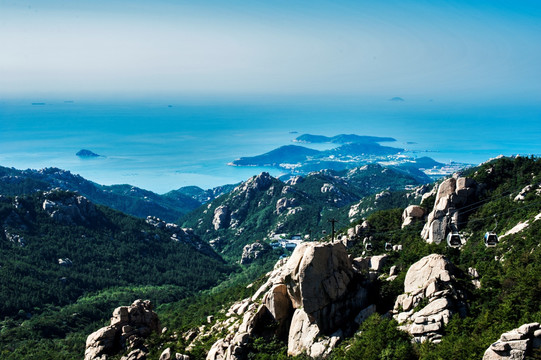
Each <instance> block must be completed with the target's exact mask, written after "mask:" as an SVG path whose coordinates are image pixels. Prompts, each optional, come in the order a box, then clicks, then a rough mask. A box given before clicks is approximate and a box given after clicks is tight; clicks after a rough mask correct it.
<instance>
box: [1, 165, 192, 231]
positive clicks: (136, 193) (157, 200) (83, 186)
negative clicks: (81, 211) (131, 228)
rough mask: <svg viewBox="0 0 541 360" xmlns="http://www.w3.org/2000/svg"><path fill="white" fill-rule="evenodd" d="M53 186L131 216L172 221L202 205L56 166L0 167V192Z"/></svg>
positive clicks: (10, 193) (183, 197)
mask: <svg viewBox="0 0 541 360" xmlns="http://www.w3.org/2000/svg"><path fill="white" fill-rule="evenodd" d="M55 188H60V189H62V190H69V191H76V192H78V193H79V194H81V195H83V196H85V197H87V198H88V199H90V200H91V201H92V202H95V203H96V204H101V205H105V206H108V207H111V208H113V209H116V210H119V211H122V212H125V213H127V214H130V215H133V216H137V217H142V218H145V217H147V216H157V217H160V218H162V219H165V220H167V221H171V222H173V221H176V220H178V219H179V218H180V217H181V216H182V215H184V214H186V213H187V212H189V211H191V210H193V209H195V208H197V207H198V206H200V205H201V202H200V201H198V200H196V199H194V198H192V197H190V196H187V195H184V194H182V193H179V194H176V195H175V196H174V197H173V196H164V195H158V194H156V193H153V192H151V191H148V190H143V189H140V188H137V187H135V186H131V185H113V186H105V185H99V184H96V183H94V182H92V181H89V180H86V179H84V178H83V177H81V176H79V175H74V174H72V173H71V172H69V171H65V170H61V169H57V168H46V169H41V170H17V169H13V168H6V167H0V194H3V195H8V196H17V195H25V194H31V193H33V192H36V191H45V190H51V189H55Z"/></svg>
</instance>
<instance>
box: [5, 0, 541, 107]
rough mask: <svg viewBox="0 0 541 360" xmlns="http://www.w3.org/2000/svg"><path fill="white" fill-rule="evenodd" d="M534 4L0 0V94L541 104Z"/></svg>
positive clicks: (540, 16)
mask: <svg viewBox="0 0 541 360" xmlns="http://www.w3.org/2000/svg"><path fill="white" fill-rule="evenodd" d="M540 64H541V1H539V0H533V1H521V0H516V1H513V0H508V1H498V0H489V1H421V0H416V1H407V0H401V1H389V0H387V1H373V0H372V1H359V0H357V1H318V0H311V1H295V0H285V1H270V0H269V1H258V0H246V1H241V0H238V1H234V0H228V1H179V0H170V1H166V0H153V1H150V0H145V1H143V0H139V1H138V0H130V1H127V0H126V1H121V0H107V1H97V0H92V1H86V0H77V1H71V0H66V1H60V0H51V1H47V0H36V1H7V0H0V94H1V95H2V96H12V95H15V96H17V95H37V94H60V95H64V94H65V95H71V94H88V93H108V94H110V93H113V94H114V93H117V94H139V95H145V94H167V93H171V94H203V95H204V94H253V93H255V94H269V93H270V94H275V93H279V94H314V93H316V94H361V95H362V94H382V95H384V96H387V95H390V96H391V95H392V96H395V95H401V96H416V95H423V96H440V95H444V96H455V95H463V96H473V97H477V96H481V97H485V96H488V97H492V96H494V97H502V96H506V97H510V98H527V99H532V100H541V65H540Z"/></svg>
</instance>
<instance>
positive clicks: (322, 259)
mask: <svg viewBox="0 0 541 360" xmlns="http://www.w3.org/2000/svg"><path fill="white" fill-rule="evenodd" d="M367 305H369V304H367V291H366V290H365V288H363V287H362V286H361V282H360V275H359V274H358V273H357V272H356V271H355V270H354V268H353V266H352V264H351V261H350V259H349V257H348V254H347V252H346V249H345V247H344V246H343V244H342V243H340V242H335V243H315V242H309V243H301V244H300V245H299V246H297V248H296V249H295V251H294V252H293V254H292V255H291V257H290V258H289V259H287V261H283V260H282V261H280V262H278V263H277V265H276V266H275V269H274V270H273V271H272V272H271V273H269V274H268V280H267V281H266V283H265V284H263V285H262V286H261V287H260V288H259V289H258V290H257V291H256V293H255V294H254V295H253V296H252V297H251V298H249V299H245V300H242V301H240V302H238V303H236V304H234V305H233V306H232V307H231V308H230V309H229V311H227V316H228V318H227V319H226V320H225V321H223V322H221V323H217V324H215V325H213V327H212V329H211V331H221V330H224V329H227V333H228V334H227V335H226V337H225V338H223V339H220V340H218V341H217V342H216V343H215V344H214V345H213V346H212V348H211V350H210V352H209V354H208V356H207V359H209V360H218V359H244V358H245V357H246V356H247V351H248V348H249V344H250V342H251V339H253V337H258V336H263V337H267V336H269V337H270V336H278V337H280V338H282V339H287V342H288V354H290V355H298V354H301V353H306V354H308V355H310V356H312V357H318V356H325V355H327V354H328V353H329V352H330V351H331V350H332V348H333V347H334V346H335V345H336V343H337V342H338V341H339V340H340V339H341V338H342V337H343V334H344V333H346V332H351V331H353V330H354V329H355V328H356V327H357V326H358V325H354V321H353V319H355V318H356V317H357V315H358V314H359V313H360V312H361V311H362V310H364V309H365V308H366V307H367ZM241 316H242V318H240V317H241ZM273 323H274V324H275V325H276V326H269V324H273Z"/></svg>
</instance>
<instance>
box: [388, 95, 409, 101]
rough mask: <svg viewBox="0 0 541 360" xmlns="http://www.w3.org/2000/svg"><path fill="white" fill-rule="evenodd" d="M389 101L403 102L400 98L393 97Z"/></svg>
mask: <svg viewBox="0 0 541 360" xmlns="http://www.w3.org/2000/svg"><path fill="white" fill-rule="evenodd" d="M389 101H405V100H404V99H402V98H401V97H400V96H395V97H393V98H390V99H389Z"/></svg>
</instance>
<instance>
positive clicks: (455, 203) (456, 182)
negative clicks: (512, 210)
mask: <svg viewBox="0 0 541 360" xmlns="http://www.w3.org/2000/svg"><path fill="white" fill-rule="evenodd" d="M478 189H479V187H478V186H477V183H476V182H475V180H473V179H470V178H466V177H457V178H455V177H452V178H449V179H447V180H445V181H443V182H442V183H441V184H440V185H439V187H438V191H437V193H436V199H435V202H434V208H433V210H432V212H430V214H428V219H427V222H426V224H425V226H424V228H423V231H422V232H421V236H422V237H423V239H425V240H426V241H427V242H429V243H436V244H439V243H440V242H442V241H443V240H444V239H445V236H446V235H447V233H448V232H449V231H450V230H452V231H458V230H459V229H458V228H457V225H456V224H457V223H458V222H459V216H460V209H461V208H462V207H464V206H466V205H468V204H469V203H471V202H473V201H474V200H475V199H476V197H477V192H478Z"/></svg>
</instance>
